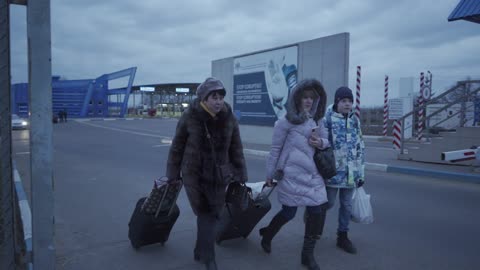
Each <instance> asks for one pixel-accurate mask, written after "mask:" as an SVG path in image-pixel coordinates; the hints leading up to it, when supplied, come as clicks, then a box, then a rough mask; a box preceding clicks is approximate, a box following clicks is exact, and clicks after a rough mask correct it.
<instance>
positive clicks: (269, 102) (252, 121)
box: [233, 46, 298, 126]
mask: <svg viewBox="0 0 480 270" xmlns="http://www.w3.org/2000/svg"><path fill="white" fill-rule="evenodd" d="M297 55H298V47H297V46H291V47H287V48H282V49H277V50H272V51H266V52H262V53H257V54H253V55H248V56H244V57H238V58H235V59H234V61H233V65H234V66H233V94H234V97H233V109H234V111H235V114H236V115H237V117H238V118H239V122H240V124H247V125H264V126H273V124H274V123H275V121H276V120H277V119H279V118H282V117H283V116H285V113H286V103H287V99H288V96H289V94H290V91H291V90H292V88H293V87H294V86H295V85H296V84H297V66H298V57H297Z"/></svg>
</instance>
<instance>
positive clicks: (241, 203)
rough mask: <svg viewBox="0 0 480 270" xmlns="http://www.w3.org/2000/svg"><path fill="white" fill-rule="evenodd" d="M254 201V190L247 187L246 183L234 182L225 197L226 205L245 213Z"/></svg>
mask: <svg viewBox="0 0 480 270" xmlns="http://www.w3.org/2000/svg"><path fill="white" fill-rule="evenodd" d="M252 201H253V199H252V189H251V188H249V187H247V185H245V183H240V182H232V183H230V184H229V185H228V188H227V193H226V195H225V202H226V203H230V204H232V205H234V206H236V207H238V208H240V210H242V211H245V210H246V209H247V208H248V205H249V204H250V203H252Z"/></svg>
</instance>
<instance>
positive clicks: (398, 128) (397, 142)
mask: <svg viewBox="0 0 480 270" xmlns="http://www.w3.org/2000/svg"><path fill="white" fill-rule="evenodd" d="M401 141H402V123H400V121H397V120H395V122H394V123H393V149H396V150H400V148H401Z"/></svg>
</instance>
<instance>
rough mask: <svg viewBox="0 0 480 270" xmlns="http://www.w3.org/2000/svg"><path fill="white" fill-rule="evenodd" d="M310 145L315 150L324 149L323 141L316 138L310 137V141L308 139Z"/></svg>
mask: <svg viewBox="0 0 480 270" xmlns="http://www.w3.org/2000/svg"><path fill="white" fill-rule="evenodd" d="M308 143H309V144H310V145H311V146H313V147H315V148H322V146H323V141H322V139H320V138H318V137H316V136H310V139H308Z"/></svg>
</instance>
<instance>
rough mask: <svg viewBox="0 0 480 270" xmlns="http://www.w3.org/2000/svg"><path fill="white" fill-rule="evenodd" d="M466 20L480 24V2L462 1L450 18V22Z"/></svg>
mask: <svg viewBox="0 0 480 270" xmlns="http://www.w3.org/2000/svg"><path fill="white" fill-rule="evenodd" d="M456 20H466V21H470V22H474V23H480V1H478V0H461V1H460V3H458V5H457V6H456V7H455V9H454V10H453V11H452V13H450V16H448V21H449V22H451V21H456Z"/></svg>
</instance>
